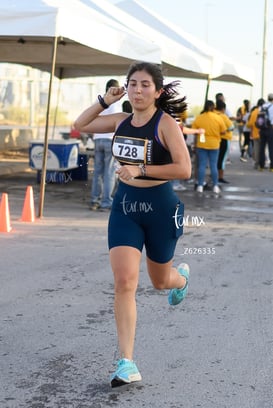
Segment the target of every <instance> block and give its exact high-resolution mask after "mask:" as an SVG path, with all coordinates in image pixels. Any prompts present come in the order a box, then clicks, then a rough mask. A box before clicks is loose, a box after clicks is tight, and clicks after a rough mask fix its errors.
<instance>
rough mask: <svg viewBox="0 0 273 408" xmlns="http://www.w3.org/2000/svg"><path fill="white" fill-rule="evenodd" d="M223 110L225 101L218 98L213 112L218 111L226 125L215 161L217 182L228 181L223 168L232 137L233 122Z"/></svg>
mask: <svg viewBox="0 0 273 408" xmlns="http://www.w3.org/2000/svg"><path fill="white" fill-rule="evenodd" d="M225 111H226V104H225V102H223V101H221V100H218V102H217V104H216V109H215V113H218V115H219V116H220V117H221V118H222V119H223V121H224V123H225V126H226V132H225V134H222V135H221V142H220V148H219V156H218V162H217V168H218V181H219V183H229V182H228V181H227V180H226V179H225V178H224V170H225V164H226V160H227V157H228V153H229V148H230V141H231V139H232V130H233V128H234V126H233V122H231V120H230V119H229V118H228V117H227V115H226V114H225Z"/></svg>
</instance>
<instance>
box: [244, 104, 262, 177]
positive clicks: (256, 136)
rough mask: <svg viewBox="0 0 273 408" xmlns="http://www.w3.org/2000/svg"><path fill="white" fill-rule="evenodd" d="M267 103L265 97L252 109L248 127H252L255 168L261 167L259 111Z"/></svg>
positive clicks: (251, 136) (251, 135) (251, 137)
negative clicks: (257, 122)
mask: <svg viewBox="0 0 273 408" xmlns="http://www.w3.org/2000/svg"><path fill="white" fill-rule="evenodd" d="M264 103H265V100H264V99H263V98H260V99H258V102H257V105H256V106H254V107H253V108H252V109H251V112H250V115H249V118H248V121H247V127H248V128H250V129H251V130H250V140H252V142H253V152H252V158H253V160H254V169H258V167H259V157H260V130H259V129H258V128H257V126H256V125H255V122H256V119H257V116H258V112H259V109H260V107H261V106H262V105H263V104H264Z"/></svg>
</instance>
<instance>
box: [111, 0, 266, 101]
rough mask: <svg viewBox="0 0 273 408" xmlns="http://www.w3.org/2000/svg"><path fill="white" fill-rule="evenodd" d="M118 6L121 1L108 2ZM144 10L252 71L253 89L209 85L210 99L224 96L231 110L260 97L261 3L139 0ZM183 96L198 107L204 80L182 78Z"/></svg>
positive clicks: (244, 0)
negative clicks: (218, 95) (246, 101)
mask: <svg viewBox="0 0 273 408" xmlns="http://www.w3.org/2000/svg"><path fill="white" fill-rule="evenodd" d="M109 1H110V2H111V3H112V4H117V3H118V2H119V1H120V0H109ZM138 1H139V2H140V3H142V4H143V5H144V6H145V7H147V8H149V9H150V10H152V11H154V12H155V13H157V14H159V15H162V16H164V18H166V19H168V20H169V21H171V22H173V23H174V24H176V25H178V26H180V27H181V28H182V29H183V30H185V31H187V32H189V33H191V34H192V35H194V36H196V37H198V38H199V39H202V40H203V41H206V42H208V44H209V45H210V46H212V47H214V48H216V49H217V50H219V51H221V52H222V53H223V54H225V55H226V56H228V57H231V58H232V59H233V60H234V61H236V62H240V63H242V64H244V65H247V66H249V67H252V68H254V69H255V82H254V86H253V87H248V86H242V85H233V84H226V83H223V82H215V83H212V85H211V87H210V94H209V97H210V98H211V99H213V98H214V95H215V93H216V92H218V91H223V92H224V93H225V95H226V99H227V104H228V105H229V106H231V108H232V109H234V107H235V106H237V104H238V103H239V104H240V102H241V101H242V100H243V99H245V98H249V99H251V100H252V102H253V103H255V102H256V101H257V99H258V98H259V97H260V96H261V72H262V50H263V27H264V0H229V1H227V0H187V1H186V0H168V1H166V0H138ZM267 21H268V23H267V63H266V70H265V84H266V94H267V93H269V92H273V75H272V69H271V70H269V67H270V66H271V67H272V66H273V0H268V19H267ZM183 84H184V88H185V93H186V94H187V96H188V99H189V100H190V102H191V103H192V104H197V103H198V101H199V100H200V98H201V99H202V95H203V93H204V89H205V85H204V81H192V80H186V79H183Z"/></svg>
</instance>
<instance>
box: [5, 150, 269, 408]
mask: <svg viewBox="0 0 273 408" xmlns="http://www.w3.org/2000/svg"><path fill="white" fill-rule="evenodd" d="M232 160H233V163H232V164H231V165H229V167H228V168H227V171H226V177H227V178H229V180H230V181H231V184H229V185H227V186H226V187H223V193H222V195H221V197H219V198H215V197H214V196H213V195H212V194H211V193H210V191H206V193H205V194H204V196H203V197H197V196H196V193H195V192H194V190H193V187H192V186H190V185H189V186H188V187H187V190H186V191H185V192H181V193H179V194H180V196H181V197H182V198H183V200H184V201H185V204H186V216H188V218H187V223H186V224H187V225H185V234H184V236H183V238H182V239H181V240H180V241H179V244H178V246H177V250H176V255H175V260H174V261H175V263H176V264H178V263H180V262H181V260H184V261H185V262H187V263H189V265H190V268H191V277H190V285H189V294H188V296H187V298H186V299H185V300H184V302H183V303H182V304H181V305H179V306H177V307H171V306H169V305H168V302H167V291H159V292H158V291H156V290H154V289H153V288H152V286H151V283H150V281H149V279H148V277H147V273H146V269H145V259H144V257H143V262H142V267H141V274H140V282H139V289H138V292H137V302H138V327H137V336H136V347H135V360H136V362H137V364H138V367H139V369H140V371H141V374H142V377H143V380H142V382H140V383H137V384H135V385H131V386H126V387H121V388H119V389H111V388H110V386H109V375H110V373H111V372H112V371H113V367H114V366H113V363H114V362H115V361H116V359H117V358H118V354H117V344H116V334H115V325H114V316H113V279H112V274H111V270H110V266H109V261H108V251H107V219H108V214H106V213H99V212H91V211H89V210H88V198H89V187H90V186H89V183H88V182H87V183H86V182H71V183H67V184H64V185H57V184H49V185H47V187H46V198H45V209H44V217H43V218H42V219H38V220H36V221H35V222H34V223H22V222H21V221H20V215H21V211H22V205H23V200H24V193H25V189H26V186H27V185H33V188H34V197H35V204H36V206H37V203H38V200H39V185H37V184H36V182H35V180H36V178H35V174H34V173H32V172H30V173H24V174H20V175H7V176H3V177H0V192H8V196H9V204H10V213H11V224H12V231H11V232H10V233H2V234H0V253H1V256H0V280H1V285H0V406H1V408H21V407H24V408H102V407H119V408H123V407H124V408H125V407H126V408H127V407H131V408H141V407H151V408H154V407H157V408H163V407H164V408H166V407H169V408H181V407H185V408H197V407H202V408H213V407H216V408H272V407H273V395H272V389H273V374H272V366H273V352H272V350H273V325H272V315H273V305H272V299H273V272H272V260H273V257H272V248H273V225H272V221H273V174H272V173H269V172H264V173H259V172H257V171H254V170H253V169H252V166H251V164H250V163H240V162H239V161H238V158H237V157H236V156H235V158H234V159H232Z"/></svg>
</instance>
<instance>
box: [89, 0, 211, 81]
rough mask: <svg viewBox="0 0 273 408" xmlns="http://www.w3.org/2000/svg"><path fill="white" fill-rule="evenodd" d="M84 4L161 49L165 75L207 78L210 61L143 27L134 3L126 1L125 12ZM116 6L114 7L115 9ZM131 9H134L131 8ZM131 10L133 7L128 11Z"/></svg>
mask: <svg viewBox="0 0 273 408" xmlns="http://www.w3.org/2000/svg"><path fill="white" fill-rule="evenodd" d="M82 1H83V2H84V3H85V4H87V5H91V7H92V8H94V9H96V10H98V11H100V12H102V13H103V14H104V15H105V16H107V17H111V18H112V19H113V20H115V22H117V23H119V24H121V25H123V27H126V28H128V27H130V29H131V30H132V31H133V32H134V33H135V34H138V35H141V36H143V38H146V39H148V40H149V41H152V42H153V43H154V44H156V45H158V46H160V48H161V59H162V67H163V71H164V75H165V76H180V77H181V76H183V77H187V78H207V75H208V71H209V70H210V66H211V58H210V57H208V56H207V55H205V54H204V53H202V52H200V50H198V51H196V50H193V49H190V47H188V46H187V44H183V43H182V42H181V41H177V38H172V37H171V36H169V33H166V32H165V31H164V30H158V29H157V28H156V27H154V26H152V25H151V24H149V23H148V24H146V21H144V20H143V19H142V16H139V15H138V4H137V3H134V2H128V7H129V12H127V11H128V10H127V8H125V9H126V10H123V7H122V4H123V3H121V7H122V8H121V7H116V6H115V5H113V4H111V3H109V2H108V1H107V0H82ZM119 5H120V3H118V4H117V6H119ZM135 6H137V8H136V9H135ZM131 7H133V8H132V9H131Z"/></svg>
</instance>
